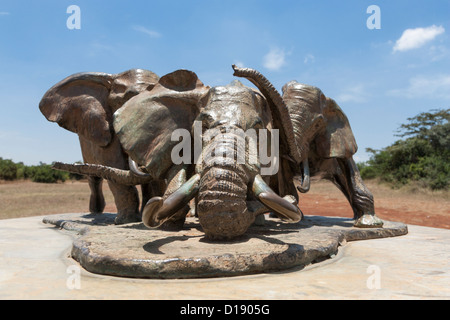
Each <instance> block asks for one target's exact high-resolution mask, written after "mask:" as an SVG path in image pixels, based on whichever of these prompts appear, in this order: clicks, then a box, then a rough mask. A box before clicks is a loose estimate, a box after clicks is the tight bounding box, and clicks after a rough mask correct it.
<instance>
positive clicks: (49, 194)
mask: <svg viewBox="0 0 450 320" xmlns="http://www.w3.org/2000/svg"><path fill="white" fill-rule="evenodd" d="M103 193H104V195H105V200H106V202H107V207H106V208H105V212H116V207H115V205H114V198H113V196H112V194H111V191H109V188H108V184H107V183H104V184H103ZM89 196H90V190H89V186H88V183H87V181H76V182H66V183H57V184H46V183H34V182H30V181H20V182H2V183H0V219H11V218H20V217H31V216H40V215H46V214H53V213H72V212H89Z"/></svg>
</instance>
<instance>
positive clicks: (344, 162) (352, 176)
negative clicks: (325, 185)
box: [333, 158, 383, 228]
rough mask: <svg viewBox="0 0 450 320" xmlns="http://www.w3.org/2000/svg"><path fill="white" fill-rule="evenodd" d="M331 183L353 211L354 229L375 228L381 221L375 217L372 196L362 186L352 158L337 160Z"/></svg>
mask: <svg viewBox="0 0 450 320" xmlns="http://www.w3.org/2000/svg"><path fill="white" fill-rule="evenodd" d="M334 160H335V161H336V170H335V172H334V174H333V178H334V179H333V182H334V183H335V184H336V186H337V187H338V188H339V189H340V190H341V191H342V192H343V193H344V195H345V196H346V197H347V199H348V201H349V202H350V205H351V207H352V209H353V216H354V219H355V224H354V225H355V227H360V228H374V227H375V228H377V227H382V226H383V221H382V220H381V219H379V218H378V217H377V216H376V215H375V207H374V200H373V195H372V193H371V192H370V191H369V189H367V187H366V185H365V184H364V182H363V180H362V178H361V175H360V173H359V170H358V167H357V166H356V163H355V161H354V160H353V158H347V159H346V158H337V159H334Z"/></svg>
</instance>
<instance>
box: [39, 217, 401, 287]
mask: <svg viewBox="0 0 450 320" xmlns="http://www.w3.org/2000/svg"><path fill="white" fill-rule="evenodd" d="M43 221H44V222H45V223H50V224H53V225H55V226H59V227H62V228H64V229H66V230H69V231H74V232H77V233H78V234H80V237H79V238H77V239H76V240H75V241H74V243H73V247H72V251H71V255H72V257H73V258H74V259H75V260H76V261H78V262H79V263H80V264H81V265H82V266H83V267H84V268H85V269H86V270H88V271H90V272H93V273H98V274H104V275H113V276H123V277H132V278H178V279H181V278H206V277H225V276H237V275H246V274H255V273H262V272H274V271H284V270H288V269H291V268H294V267H297V268H302V267H305V266H307V265H309V264H312V263H316V262H319V261H323V260H326V259H329V258H330V257H332V256H334V255H336V254H337V252H338V247H339V246H340V245H341V244H342V243H344V242H346V241H356V240H367V239H374V238H385V237H393V236H400V235H405V234H407V232H408V230H407V227H406V225H404V224H402V223H395V222H389V221H386V222H385V223H384V227H383V228H370V229H361V228H355V227H353V221H352V220H351V219H347V218H332V217H319V216H309V217H306V218H305V219H303V220H302V221H301V222H299V223H295V224H292V223H285V222H283V221H282V220H280V219H274V218H269V217H268V216H266V218H265V221H264V223H263V224H262V225H253V226H251V227H250V228H249V230H248V231H247V233H246V234H245V235H244V236H242V237H240V238H238V239H236V240H233V241H226V242H224V241H209V240H208V239H206V238H205V236H204V233H203V232H202V230H201V226H200V224H199V223H198V219H196V218H193V217H191V218H187V220H186V223H185V225H184V228H183V230H180V231H170V232H169V231H163V230H158V229H148V228H146V227H145V226H144V225H143V224H142V223H131V224H126V225H114V215H112V214H101V215H93V214H88V215H86V214H74V215H63V216H57V215H56V216H50V217H46V218H44V220H43Z"/></svg>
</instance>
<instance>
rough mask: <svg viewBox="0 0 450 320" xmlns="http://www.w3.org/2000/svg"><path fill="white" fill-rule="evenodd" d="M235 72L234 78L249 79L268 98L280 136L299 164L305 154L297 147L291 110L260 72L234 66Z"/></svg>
mask: <svg viewBox="0 0 450 320" xmlns="http://www.w3.org/2000/svg"><path fill="white" fill-rule="evenodd" d="M233 70H234V76H237V77H243V78H247V79H248V80H249V81H250V82H251V83H253V84H254V85H255V86H256V87H257V88H258V89H259V90H260V91H261V93H262V94H263V95H264V96H265V97H266V99H267V102H268V103H269V106H270V108H271V110H272V115H273V117H274V120H275V121H276V122H278V123H279V124H280V129H281V132H282V134H281V135H280V136H281V138H282V140H284V141H285V143H286V144H287V147H288V153H289V155H290V156H291V157H292V159H293V160H294V161H295V162H296V163H297V164H299V163H300V162H301V161H302V160H303V157H304V156H305V154H304V153H303V154H302V153H301V150H299V148H298V146H297V141H296V139H295V134H294V127H293V124H292V121H291V116H290V114H289V109H288V107H287V105H286V103H285V102H284V100H283V98H282V97H281V95H280V94H279V92H278V91H277V90H276V89H275V87H274V86H273V85H272V83H270V81H269V80H267V78H266V77H264V75H262V74H261V73H260V72H259V71H256V70H254V69H249V68H238V67H236V66H235V65H233Z"/></svg>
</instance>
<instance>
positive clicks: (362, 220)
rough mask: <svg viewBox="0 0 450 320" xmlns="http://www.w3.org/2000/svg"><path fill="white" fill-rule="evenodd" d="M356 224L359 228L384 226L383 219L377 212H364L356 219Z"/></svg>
mask: <svg viewBox="0 0 450 320" xmlns="http://www.w3.org/2000/svg"><path fill="white" fill-rule="evenodd" d="M354 226H355V227H357V228H381V227H382V226H383V220H381V219H380V218H378V217H377V216H376V215H375V214H363V215H362V216H361V217H359V218H357V219H356V221H355V223H354Z"/></svg>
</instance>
